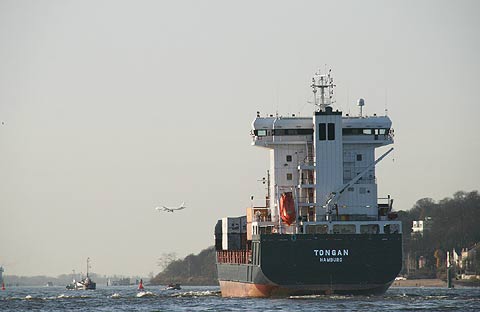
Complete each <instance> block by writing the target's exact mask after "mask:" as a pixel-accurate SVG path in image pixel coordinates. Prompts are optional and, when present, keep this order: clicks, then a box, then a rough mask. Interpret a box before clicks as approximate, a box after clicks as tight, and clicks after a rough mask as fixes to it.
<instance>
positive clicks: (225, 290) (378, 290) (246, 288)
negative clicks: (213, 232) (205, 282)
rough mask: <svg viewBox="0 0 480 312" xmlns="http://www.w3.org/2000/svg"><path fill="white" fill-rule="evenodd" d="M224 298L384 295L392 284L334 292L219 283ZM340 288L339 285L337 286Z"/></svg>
mask: <svg viewBox="0 0 480 312" xmlns="http://www.w3.org/2000/svg"><path fill="white" fill-rule="evenodd" d="M219 283H220V290H221V292H222V297H253V298H268V297H289V296H295V295H300V296H302V295H332V294H352V295H355V294H357V295H382V294H384V293H385V291H386V290H387V289H388V287H389V286H390V284H391V283H388V284H386V285H369V286H366V285H356V286H354V287H353V288H350V287H345V286H344V287H338V288H337V289H335V290H333V289H331V288H330V286H329V285H325V286H323V287H322V286H320V285H318V286H317V287H311V288H310V287H309V288H310V289H305V288H304V287H298V286H297V287H295V286H294V287H282V286H275V285H263V284H252V283H242V282H232V281H219ZM337 286H338V285H337Z"/></svg>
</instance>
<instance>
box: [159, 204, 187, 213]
mask: <svg viewBox="0 0 480 312" xmlns="http://www.w3.org/2000/svg"><path fill="white" fill-rule="evenodd" d="M185 208H187V206H185V202H183V203H182V204H181V205H180V207H174V208H169V207H166V206H162V207H155V209H156V210H158V211H166V212H174V211H176V210H182V209H185Z"/></svg>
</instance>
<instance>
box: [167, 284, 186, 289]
mask: <svg viewBox="0 0 480 312" xmlns="http://www.w3.org/2000/svg"><path fill="white" fill-rule="evenodd" d="M180 289H182V287H180V284H173V283H172V284H168V285H167V287H165V290H180Z"/></svg>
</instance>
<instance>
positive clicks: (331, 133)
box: [328, 123, 335, 141]
mask: <svg viewBox="0 0 480 312" xmlns="http://www.w3.org/2000/svg"><path fill="white" fill-rule="evenodd" d="M328 140H330V141H332V140H335V124H334V123H328Z"/></svg>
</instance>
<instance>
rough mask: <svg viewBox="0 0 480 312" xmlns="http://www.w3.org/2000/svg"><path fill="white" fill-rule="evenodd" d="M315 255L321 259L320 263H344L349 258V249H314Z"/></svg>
mask: <svg viewBox="0 0 480 312" xmlns="http://www.w3.org/2000/svg"><path fill="white" fill-rule="evenodd" d="M313 254H314V255H315V257H319V261H320V262H343V257H345V256H348V249H314V250H313Z"/></svg>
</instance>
